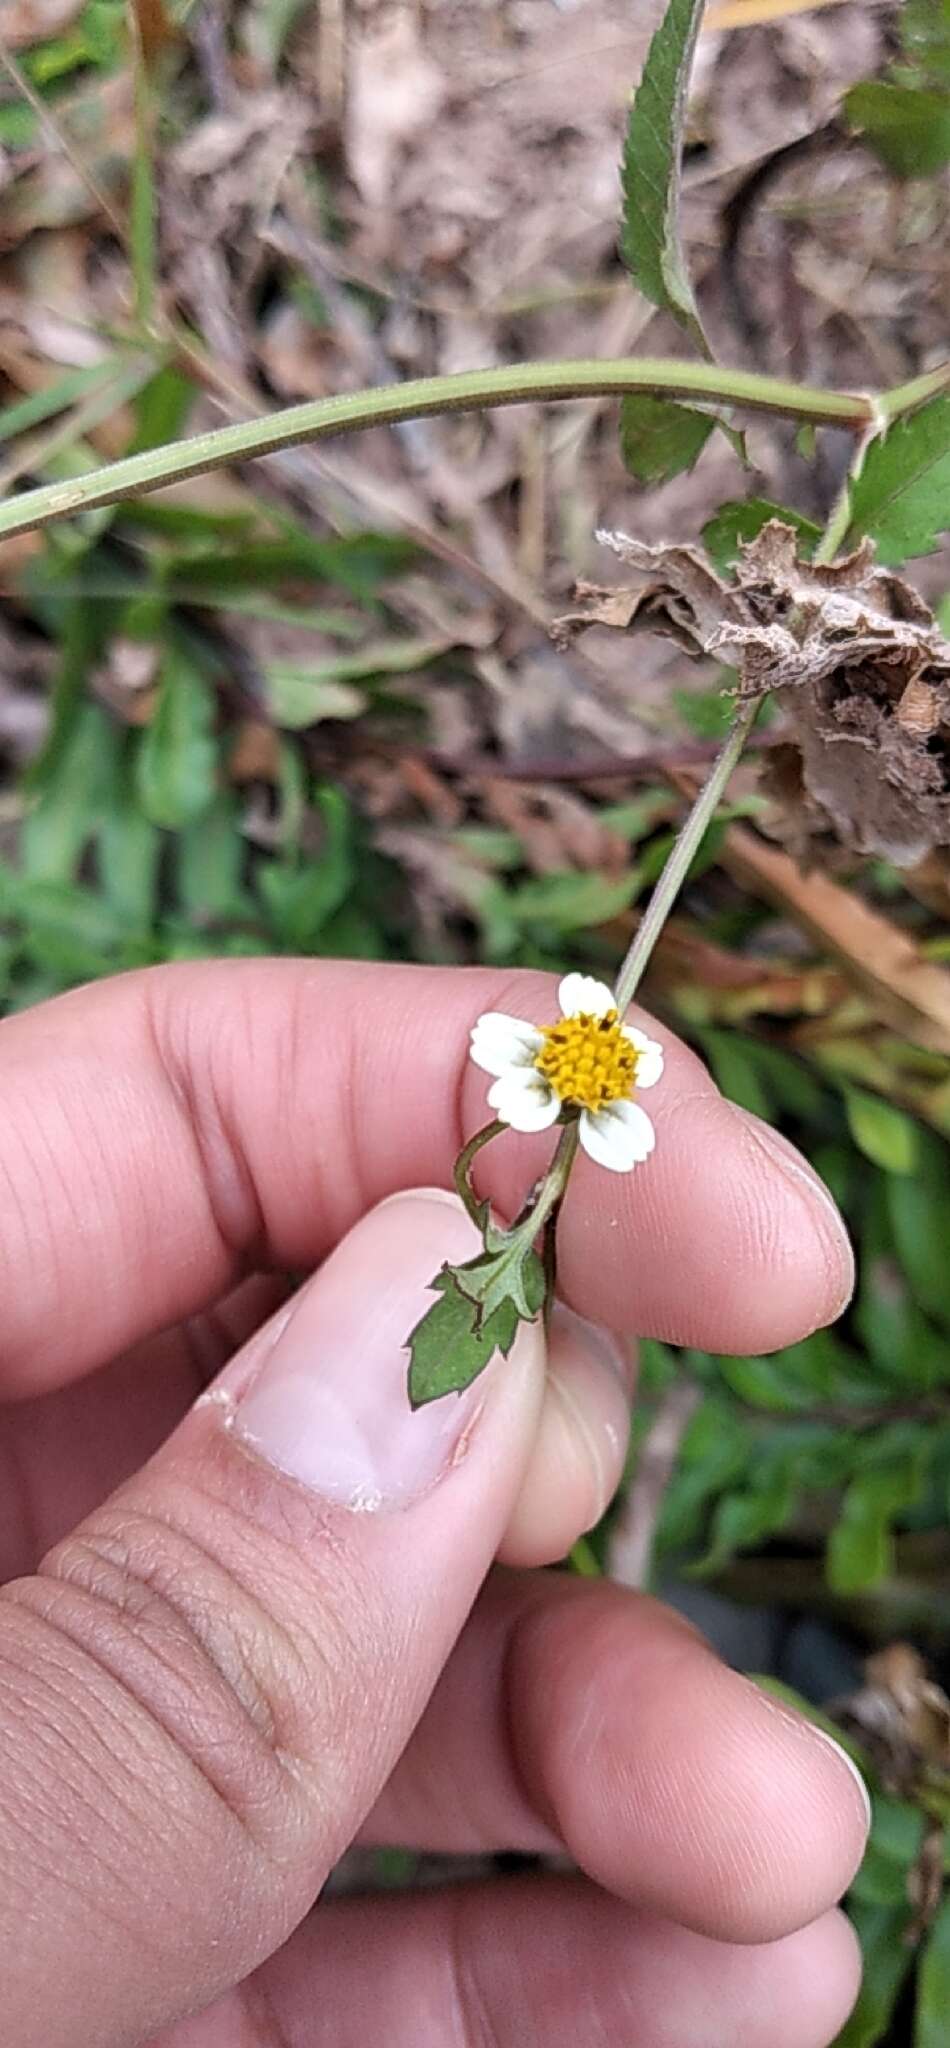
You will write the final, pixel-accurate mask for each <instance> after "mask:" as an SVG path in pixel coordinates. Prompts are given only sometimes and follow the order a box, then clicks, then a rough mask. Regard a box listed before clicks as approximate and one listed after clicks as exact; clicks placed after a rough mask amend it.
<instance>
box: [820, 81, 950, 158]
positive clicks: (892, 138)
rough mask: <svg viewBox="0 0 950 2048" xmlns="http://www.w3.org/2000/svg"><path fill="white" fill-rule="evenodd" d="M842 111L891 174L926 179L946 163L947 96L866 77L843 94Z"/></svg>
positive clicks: (949, 139) (949, 151)
mask: <svg viewBox="0 0 950 2048" xmlns="http://www.w3.org/2000/svg"><path fill="white" fill-rule="evenodd" d="M844 111H845V114H846V115H847V118H848V120H849V121H850V123H851V126H852V128H857V129H858V130H859V132H860V134H862V135H863V137H864V140H865V142H867V143H868V144H869V146H870V148H871V149H873V150H874V152H875V154H876V155H877V156H879V157H880V159H881V162H882V163H883V164H884V165H885V166H886V168H887V169H888V170H889V171H892V172H893V174H894V176H895V178H928V177H931V176H932V175H933V173H934V172H935V171H942V170H943V167H944V165H945V164H947V163H950V95H948V94H947V93H944V92H927V91H925V90H924V89H922V88H921V87H918V86H914V85H898V84H895V83H894V82H893V81H891V80H889V79H886V78H868V79H864V80H863V81H862V83H861V84H860V85H853V86H852V87H851V91H850V92H848V93H846V94H845V97H844Z"/></svg>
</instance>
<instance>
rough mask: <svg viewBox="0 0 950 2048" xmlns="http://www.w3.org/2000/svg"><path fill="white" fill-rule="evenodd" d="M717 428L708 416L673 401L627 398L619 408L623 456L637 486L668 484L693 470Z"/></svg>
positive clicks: (647, 396) (693, 407)
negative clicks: (674, 477)
mask: <svg viewBox="0 0 950 2048" xmlns="http://www.w3.org/2000/svg"><path fill="white" fill-rule="evenodd" d="M715 424H716V422H715V420H714V419H713V418H712V417H711V415H710V414H709V413H705V412H697V411H696V408H695V406H691V405H677V404H676V402H675V400H673V399H670V398H651V397H650V396H649V395H648V394H643V395H642V396H637V397H632V398H625V399H624V400H623V401H622V403H621V407H620V452H621V455H622V456H623V460H624V462H625V464H626V467H627V468H628V469H629V471H630V474H631V476H635V477H636V479H637V482H638V483H641V484H661V483H666V482H667V481H668V479H669V478H670V477H673V476H679V475H680V473H681V471H682V470H684V469H692V466H693V463H694V462H695V461H696V459H697V457H698V456H699V455H701V453H702V451H703V449H704V448H705V446H706V443H707V441H708V439H709V436H710V434H711V433H712V431H713V428H714V427H715Z"/></svg>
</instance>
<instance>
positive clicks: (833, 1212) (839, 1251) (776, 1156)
mask: <svg viewBox="0 0 950 2048" xmlns="http://www.w3.org/2000/svg"><path fill="white" fill-rule="evenodd" d="M733 1107H734V1110H735V1114H736V1116H738V1117H741V1119H742V1123H743V1125H744V1127H745V1129H746V1131H747V1132H748V1134H749V1136H750V1138H752V1140H753V1141H754V1143H755V1144H756V1145H758V1146H759V1147H760V1148H761V1150H762V1151H763V1152H765V1153H767V1155H768V1158H769V1160H770V1162H771V1164H772V1165H773V1166H777V1167H778V1169H779V1172H780V1173H782V1174H784V1176H785V1178H786V1179H787V1180H790V1181H792V1182H793V1183H794V1185H795V1186H796V1187H797V1188H798V1189H799V1190H800V1191H801V1192H802V1193H803V1194H807V1195H808V1196H809V1198H810V1199H811V1200H813V1201H814V1200H817V1202H818V1204H819V1205H820V1209H821V1217H822V1222H823V1224H824V1226H825V1227H824V1232H823V1235H824V1239H825V1246H826V1255H827V1262H828V1288H829V1304H828V1310H827V1313H828V1315H829V1317H830V1318H831V1317H833V1316H837V1315H840V1314H841V1311H842V1309H844V1308H846V1307H847V1304H848V1302H849V1301H850V1299H851V1294H852V1291H853V1288H854V1253H853V1251H852V1248H851V1240H850V1238H849V1236H848V1232H847V1229H846V1227H845V1223H844V1219H843V1217H842V1215H841V1211H840V1209H839V1208H838V1205H837V1203H836V1201H835V1200H834V1197H833V1196H832V1195H831V1194H830V1192H829V1190H828V1189H827V1188H826V1186H825V1183H824V1181H823V1180H821V1179H820V1177H819V1175H818V1174H817V1173H815V1171H814V1169H813V1167H811V1166H809V1164H808V1161H807V1159H803V1158H802V1155H801V1153H800V1152H799V1151H798V1150H797V1148H796V1147H795V1146H794V1145H793V1144H791V1143H790V1141H789V1139H788V1138H784V1137H783V1136H782V1133H781V1131H774V1130H773V1129H772V1126H771V1124H767V1123H765V1122H764V1121H763V1119H762V1117H760V1116H755V1115H754V1114H753V1112H752V1110H750V1109H740V1108H739V1106H738V1104H734V1105H733Z"/></svg>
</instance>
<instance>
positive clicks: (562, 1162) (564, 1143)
mask: <svg viewBox="0 0 950 2048" xmlns="http://www.w3.org/2000/svg"><path fill="white" fill-rule="evenodd" d="M580 1134H581V1131H580V1124H579V1123H578V1120H577V1118H576V1117H572V1119H571V1121H570V1123H567V1124H565V1125H564V1127H563V1129H562V1131H561V1135H560V1138H559V1139H558V1145H557V1151H556V1152H555V1154H554V1157H553V1159H552V1161H551V1164H550V1166H549V1167H548V1170H547V1173H546V1174H545V1176H544V1179H543V1181H542V1183H541V1187H540V1190H539V1193H538V1199H537V1201H536V1203H535V1205H534V1208H533V1209H532V1211H531V1213H530V1215H529V1216H526V1217H525V1220H524V1222H523V1223H521V1224H519V1226H518V1229H517V1231H515V1232H512V1235H513V1236H517V1237H520V1238H523V1239H525V1240H526V1242H527V1243H528V1244H533V1243H534V1240H535V1238H536V1237H537V1235H538V1232H539V1230H543V1228H544V1225H545V1224H546V1222H547V1220H548V1217H549V1216H551V1215H553V1214H554V1213H555V1212H556V1211H557V1210H558V1209H559V1208H560V1205H561V1203H562V1201H563V1200H564V1193H565V1189H566V1187H567V1183H568V1181H569V1179H570V1177H571V1167H572V1166H573V1164H574V1155H575V1153H576V1151H577V1144H578V1139H579V1138H580Z"/></svg>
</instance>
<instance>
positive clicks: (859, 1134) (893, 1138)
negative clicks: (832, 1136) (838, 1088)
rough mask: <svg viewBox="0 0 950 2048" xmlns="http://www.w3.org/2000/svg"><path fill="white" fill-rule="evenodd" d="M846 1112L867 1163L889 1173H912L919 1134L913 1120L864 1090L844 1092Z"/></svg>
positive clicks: (856, 1089)
mask: <svg viewBox="0 0 950 2048" xmlns="http://www.w3.org/2000/svg"><path fill="white" fill-rule="evenodd" d="M845 1108H846V1110H847V1115H848V1125H849V1128H850V1131H851V1136H852V1138H853V1139H854V1142H855V1144H856V1145H857V1147H858V1150H859V1151H860V1152H863V1153H864V1156H865V1158H866V1159H871V1160H873V1162H874V1165H875V1166H883V1168H884V1170H885V1172H886V1173H913V1171H914V1169H915V1167H916V1165H917V1157H918V1143H919V1131H918V1127H917V1125H916V1124H915V1122H914V1120H913V1118H912V1117H909V1116H905V1114H904V1111H903V1110H902V1109H895V1107H894V1104H893V1103H892V1102H885V1100H884V1098H883V1096H881V1095H868V1094H867V1093H866V1092H865V1090H864V1089H863V1088H848V1089H846V1090H845Z"/></svg>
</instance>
